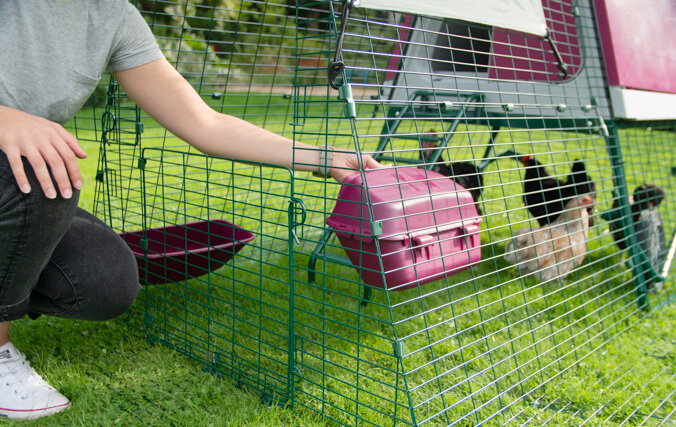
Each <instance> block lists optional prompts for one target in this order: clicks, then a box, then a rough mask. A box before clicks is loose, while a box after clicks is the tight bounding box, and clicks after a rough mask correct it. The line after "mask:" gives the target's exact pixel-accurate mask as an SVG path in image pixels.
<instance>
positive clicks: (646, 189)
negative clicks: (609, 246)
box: [610, 184, 664, 250]
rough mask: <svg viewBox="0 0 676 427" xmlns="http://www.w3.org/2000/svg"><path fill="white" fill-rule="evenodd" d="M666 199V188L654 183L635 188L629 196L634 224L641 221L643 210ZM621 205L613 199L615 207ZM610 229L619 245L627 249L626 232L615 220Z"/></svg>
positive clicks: (652, 207)
mask: <svg viewBox="0 0 676 427" xmlns="http://www.w3.org/2000/svg"><path fill="white" fill-rule="evenodd" d="M663 200H664V190H663V189H662V187H660V186H657V185H654V184H641V185H639V186H638V187H636V189H635V190H634V193H633V194H632V195H631V196H630V197H629V204H630V206H631V218H632V220H633V221H634V224H638V223H639V222H640V218H641V215H642V212H644V211H647V210H650V209H654V208H656V207H657V206H659V204H660V203H662V201H663ZM618 207H619V202H618V200H617V199H615V200H614V201H613V209H617V208H618ZM610 229H611V231H612V232H613V239H615V243H616V244H617V247H618V248H620V249H621V250H625V249H627V242H626V239H625V233H623V232H622V230H621V229H619V226H617V225H616V224H615V222H611V223H610Z"/></svg>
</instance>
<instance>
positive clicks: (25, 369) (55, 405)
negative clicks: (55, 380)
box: [0, 342, 70, 420]
mask: <svg viewBox="0 0 676 427" xmlns="http://www.w3.org/2000/svg"><path fill="white" fill-rule="evenodd" d="M69 407H70V400H68V398H67V397H65V396H64V395H62V394H61V393H59V392H58V391H56V390H55V389H54V388H53V387H52V386H50V385H49V384H47V382H46V381H45V380H43V379H42V377H41V376H40V375H38V374H37V373H36V372H35V371H34V370H33V368H32V367H31V366H30V364H29V363H28V361H27V360H26V356H24V355H23V354H21V353H20V352H19V351H18V350H17V349H16V347H14V345H13V344H12V343H11V342H9V343H7V344H5V345H3V346H2V347H0V417H7V418H13V419H24V420H32V419H35V418H40V417H44V416H47V415H52V414H55V413H57V412H60V411H63V410H64V409H68V408H69Z"/></svg>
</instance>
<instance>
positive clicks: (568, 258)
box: [505, 194, 593, 282]
mask: <svg viewBox="0 0 676 427" xmlns="http://www.w3.org/2000/svg"><path fill="white" fill-rule="evenodd" d="M592 203H593V199H592V196H591V195H589V194H585V195H583V196H579V197H574V198H572V199H570V200H569V201H568V203H566V206H565V209H564V210H563V211H562V212H561V214H560V215H559V216H558V217H557V218H556V220H554V221H553V222H551V223H550V224H549V225H544V226H542V227H540V228H537V229H535V230H533V229H532V228H531V227H528V228H522V229H520V230H517V231H516V232H515V233H514V237H513V239H512V241H511V242H509V243H508V244H507V246H506V247H505V261H507V262H508V263H510V264H513V265H515V266H516V267H517V268H518V269H519V273H520V274H521V275H522V276H529V275H531V274H536V273H537V274H538V276H537V277H538V278H539V279H540V280H541V281H542V282H547V281H550V280H552V279H559V280H562V279H564V278H565V277H566V276H568V274H570V272H571V271H573V270H574V269H575V268H577V267H578V266H579V265H580V264H582V262H583V261H584V255H585V254H586V253H587V236H588V234H589V213H588V211H587V207H588V206H589V205H591V204H592Z"/></svg>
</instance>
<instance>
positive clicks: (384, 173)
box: [326, 168, 481, 290]
mask: <svg viewBox="0 0 676 427" xmlns="http://www.w3.org/2000/svg"><path fill="white" fill-rule="evenodd" d="M365 178H366V182H362V175H361V174H354V175H351V176H349V177H348V178H347V179H345V181H344V182H343V185H342V187H341V189H340V192H339V193H338V200H337V202H336V206H335V208H334V209H333V212H332V214H331V216H329V218H327V220H326V224H327V225H328V226H329V227H331V228H333V229H334V230H335V232H336V235H337V237H338V240H339V241H340V243H341V244H342V246H343V248H344V249H345V251H346V252H347V255H348V257H349V258H350V261H351V262H352V264H353V265H354V266H355V267H356V268H357V270H358V271H359V274H360V276H361V280H362V281H363V282H364V283H366V284H369V285H373V286H378V287H381V288H387V289H392V290H403V289H408V288H411V287H413V286H416V285H419V284H420V285H422V284H424V283H428V282H431V281H434V280H438V279H440V278H442V277H444V276H447V275H449V274H454V273H457V272H460V271H462V270H465V269H467V268H469V266H470V265H472V264H473V263H476V262H478V261H480V260H481V248H480V245H481V242H480V239H479V225H480V223H481V218H480V217H479V215H478V214H477V210H476V206H475V205H474V200H473V199H472V196H471V194H470V193H469V191H467V190H465V189H464V188H463V187H461V186H460V185H458V184H456V183H455V181H453V180H452V179H450V178H448V177H446V176H444V175H442V174H440V173H437V172H433V171H428V170H424V169H412V168H406V169H385V168H383V169H374V170H370V171H366V172H365ZM366 190H368V191H366ZM371 212H373V217H372V216H371ZM378 248H380V251H379V250H378ZM381 261H382V265H381Z"/></svg>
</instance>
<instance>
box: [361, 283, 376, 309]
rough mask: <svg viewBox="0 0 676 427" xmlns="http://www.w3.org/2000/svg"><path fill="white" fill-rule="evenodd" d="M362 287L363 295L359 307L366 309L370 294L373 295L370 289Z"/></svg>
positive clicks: (365, 286)
mask: <svg viewBox="0 0 676 427" xmlns="http://www.w3.org/2000/svg"><path fill="white" fill-rule="evenodd" d="M362 286H363V287H364V295H363V296H362V299H361V306H362V307H366V306H367V305H368V303H369V301H371V294H372V293H373V289H371V287H370V286H367V285H362Z"/></svg>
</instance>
